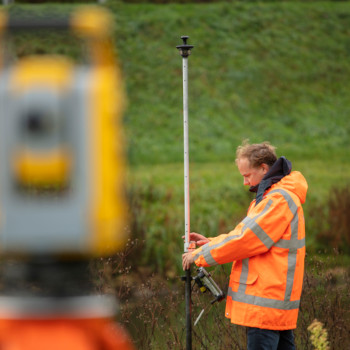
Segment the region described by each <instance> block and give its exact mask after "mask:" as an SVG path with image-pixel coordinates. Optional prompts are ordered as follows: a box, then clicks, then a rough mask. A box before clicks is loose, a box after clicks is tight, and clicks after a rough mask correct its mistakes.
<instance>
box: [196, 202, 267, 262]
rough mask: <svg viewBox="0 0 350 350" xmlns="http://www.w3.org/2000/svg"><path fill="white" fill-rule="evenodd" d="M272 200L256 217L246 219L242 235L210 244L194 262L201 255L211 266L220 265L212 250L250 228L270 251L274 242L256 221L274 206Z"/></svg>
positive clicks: (205, 246) (228, 237)
mask: <svg viewBox="0 0 350 350" xmlns="http://www.w3.org/2000/svg"><path fill="white" fill-rule="evenodd" d="M272 203H273V202H272V200H270V201H268V203H267V204H266V206H265V208H264V209H263V210H262V211H261V212H260V213H259V214H257V215H256V216H254V217H253V218H250V217H248V216H247V217H245V218H244V219H243V221H242V223H244V226H243V227H242V230H241V232H240V234H238V235H229V236H227V237H226V238H225V239H224V240H223V241H222V242H220V243H217V244H214V245H212V246H209V243H207V244H206V245H204V246H203V249H202V252H201V253H198V254H196V255H195V256H194V260H197V259H198V258H199V256H200V255H203V258H204V260H205V261H206V263H207V264H208V265H209V266H215V265H218V263H217V262H216V261H215V260H214V258H213V256H212V255H211V250H213V249H216V248H218V247H220V246H222V245H224V244H226V243H228V242H230V241H231V240H233V239H237V238H239V237H241V236H242V235H243V233H244V231H245V230H246V229H247V228H249V229H250V230H251V231H252V232H253V233H254V234H255V235H256V236H257V237H258V238H259V239H260V240H261V241H262V242H263V244H264V245H265V246H266V247H267V248H268V249H269V248H270V247H271V246H272V245H273V243H274V242H273V240H272V239H271V238H270V237H269V236H268V234H267V233H266V232H265V231H264V230H263V229H262V228H261V227H260V226H259V225H258V224H257V223H256V222H255V220H256V219H257V218H258V217H259V216H261V215H263V214H264V213H265V212H266V211H267V210H268V209H269V208H270V206H271V205H272Z"/></svg>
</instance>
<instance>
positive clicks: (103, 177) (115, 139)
mask: <svg viewBox="0 0 350 350" xmlns="http://www.w3.org/2000/svg"><path fill="white" fill-rule="evenodd" d="M112 24H113V19H112V17H111V16H110V15H109V13H108V12H106V11H105V10H103V9H102V8H99V7H81V8H77V9H76V10H75V11H74V12H73V13H72V14H71V15H69V16H67V17H66V18H58V17H57V16H51V17H47V16H40V17H39V18H29V19H28V18H26V19H24V18H18V17H14V16H13V15H8V14H7V13H5V12H0V40H1V41H0V44H1V46H2V47H1V49H2V54H1V55H0V255H1V256H2V257H3V261H2V262H1V264H2V271H1V272H2V276H1V277H2V281H1V282H2V283H1V294H2V295H1V296H0V348H11V349H18V350H41V349H50V350H59V349H60V350H61V349H66V350H77V349H80V350H101V349H106V350H109V349H110V350H112V349H120V350H132V349H134V347H133V345H132V342H131V341H130V339H129V338H128V336H127V335H126V333H125V331H123V330H121V329H120V327H119V326H118V325H117V324H116V323H115V321H114V319H115V313H116V301H115V297H114V296H107V295H103V296H102V295H96V293H95V285H94V283H93V281H92V279H91V277H90V274H89V271H90V269H89V268H90V265H89V264H90V259H91V258H92V257H97V256H104V255H111V254H112V253H115V252H116V251H117V250H118V249H120V248H122V246H123V244H124V242H125V239H126V235H125V233H126V229H125V224H126V220H125V219H126V202H125V198H124V191H125V189H124V183H123V182H124V159H123V147H122V145H123V143H124V142H123V135H122V133H121V113H122V109H123V104H124V97H123V94H122V86H121V77H120V72H119V70H118V67H117V66H116V61H115V57H114V53H113V45H112V29H113V28H112ZM48 30H62V31H63V32H64V33H67V34H68V35H74V36H76V37H78V38H79V40H80V41H81V42H83V43H84V44H85V46H86V49H87V53H88V54H87V55H86V57H84V59H85V61H86V63H83V64H79V65H78V64H76V63H75V61H73V60H72V59H70V58H68V57H66V56H64V55H63V56H62V55H53V54H41V55H30V56H26V57H21V58H19V59H18V60H16V61H13V60H12V61H8V60H7V54H8V52H7V51H6V49H7V46H5V43H7V41H8V40H7V39H8V38H7V36H8V37H10V35H11V34H12V33H13V32H15V31H26V32H28V31H31V32H33V33H36V34H37V33H38V31H39V34H40V33H44V31H45V32H46V31H48ZM33 35H34V34H33Z"/></svg>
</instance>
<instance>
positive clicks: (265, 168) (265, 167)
mask: <svg viewBox="0 0 350 350" xmlns="http://www.w3.org/2000/svg"><path fill="white" fill-rule="evenodd" d="M261 168H262V170H263V174H264V175H266V174H267V172H268V171H269V170H270V167H269V166H268V165H267V164H266V163H262V164H261Z"/></svg>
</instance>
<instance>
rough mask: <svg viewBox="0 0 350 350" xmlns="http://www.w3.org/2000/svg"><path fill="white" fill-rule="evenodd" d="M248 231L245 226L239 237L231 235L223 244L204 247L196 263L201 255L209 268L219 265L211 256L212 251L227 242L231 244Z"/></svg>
mask: <svg viewBox="0 0 350 350" xmlns="http://www.w3.org/2000/svg"><path fill="white" fill-rule="evenodd" d="M245 230H246V227H245V226H243V228H242V230H241V232H240V234H238V235H229V236H227V237H226V238H225V239H224V240H223V241H222V242H220V243H217V244H214V245H212V246H209V244H210V243H207V244H205V245H204V246H203V248H202V251H201V252H200V253H198V254H196V255H195V256H194V260H195V261H196V260H197V259H198V258H199V257H200V256H201V255H203V258H204V260H205V261H206V262H207V264H208V265H209V266H215V265H218V263H217V262H216V261H215V260H214V258H213V256H212V255H211V250H213V249H216V248H218V247H220V246H222V245H224V244H226V243H227V242H230V241H231V240H233V239H237V238H239V237H241V236H242V235H243V232H244V231H245Z"/></svg>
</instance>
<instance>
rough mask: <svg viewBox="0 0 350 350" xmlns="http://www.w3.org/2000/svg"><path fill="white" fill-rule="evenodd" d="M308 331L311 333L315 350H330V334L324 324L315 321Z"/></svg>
mask: <svg viewBox="0 0 350 350" xmlns="http://www.w3.org/2000/svg"><path fill="white" fill-rule="evenodd" d="M307 330H308V331H309V332H310V333H311V335H310V339H311V342H312V345H313V346H314V347H315V350H329V349H330V348H329V342H328V333H327V330H326V329H324V328H323V323H322V322H319V321H317V319H314V320H313V321H312V323H311V324H310V326H309V327H308V328H307Z"/></svg>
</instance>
